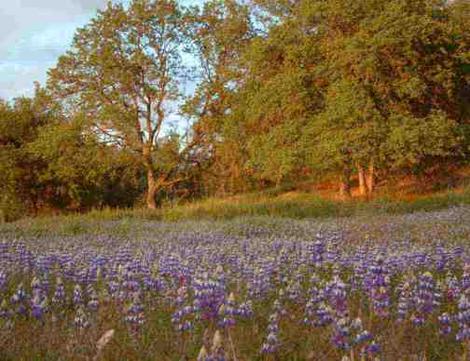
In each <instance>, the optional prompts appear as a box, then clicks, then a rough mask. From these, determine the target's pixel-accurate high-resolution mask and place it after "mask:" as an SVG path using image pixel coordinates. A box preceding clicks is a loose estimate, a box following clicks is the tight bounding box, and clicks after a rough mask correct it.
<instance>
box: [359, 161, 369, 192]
mask: <svg viewBox="0 0 470 361" xmlns="http://www.w3.org/2000/svg"><path fill="white" fill-rule="evenodd" d="M357 175H358V178H359V194H360V195H361V196H365V195H366V193H367V189H366V179H365V174H364V168H363V167H362V166H361V165H358V166H357Z"/></svg>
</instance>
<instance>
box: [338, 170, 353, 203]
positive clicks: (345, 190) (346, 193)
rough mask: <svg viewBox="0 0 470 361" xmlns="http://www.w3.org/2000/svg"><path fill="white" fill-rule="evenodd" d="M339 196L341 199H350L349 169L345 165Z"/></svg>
mask: <svg viewBox="0 0 470 361" xmlns="http://www.w3.org/2000/svg"><path fill="white" fill-rule="evenodd" d="M339 194H340V197H341V198H342V199H346V198H350V197H351V168H350V167H349V166H347V165H346V166H345V167H344V168H343V174H342V175H341V183H340V188H339Z"/></svg>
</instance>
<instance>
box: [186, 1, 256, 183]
mask: <svg viewBox="0 0 470 361" xmlns="http://www.w3.org/2000/svg"><path fill="white" fill-rule="evenodd" d="M191 18H192V22H191V32H190V33H191V34H192V36H191V39H192V45H193V46H192V49H193V54H194V56H195V57H196V59H197V60H198V65H199V66H198V71H197V74H196V75H197V79H196V80H197V86H196V90H195V92H194V94H193V95H192V96H191V97H190V98H189V99H188V101H187V103H186V104H185V107H184V111H185V113H186V114H187V115H189V116H190V117H191V118H192V119H194V124H193V132H194V136H195V137H197V138H198V143H199V151H200V152H201V153H202V154H205V158H206V159H207V160H209V162H206V163H208V164H207V165H206V174H205V176H206V183H207V184H209V183H210V180H211V179H213V180H214V181H213V183H214V184H213V185H211V186H209V187H210V188H212V189H213V188H215V189H216V190H217V191H225V190H226V189H227V188H232V189H234V188H237V186H236V185H235V184H236V183H240V180H241V178H242V171H241V169H240V168H241V167H242V163H243V161H242V158H243V150H242V149H241V147H239V142H237V141H233V140H234V139H233V138H232V137H231V136H230V135H231V132H232V131H233V130H234V129H235V128H236V125H235V124H234V121H235V119H234V118H233V117H232V116H231V112H232V106H233V96H234V94H235V93H236V91H237V88H238V87H239V85H240V81H242V79H243V68H242V67H241V64H240V62H241V56H242V51H243V49H244V48H245V47H246V46H247V45H248V44H249V42H250V40H251V38H252V37H253V29H252V24H251V21H250V12H249V8H248V6H246V5H242V4H240V2H238V1H236V0H226V1H220V0H212V1H207V2H205V3H204V5H203V6H202V7H200V8H199V7H194V8H192V11H191ZM229 184H230V185H229Z"/></svg>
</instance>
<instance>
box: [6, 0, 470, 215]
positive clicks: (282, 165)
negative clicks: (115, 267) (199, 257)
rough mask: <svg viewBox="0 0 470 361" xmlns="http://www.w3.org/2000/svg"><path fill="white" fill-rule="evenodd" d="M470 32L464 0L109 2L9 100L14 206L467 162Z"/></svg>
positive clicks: (364, 180)
mask: <svg viewBox="0 0 470 361" xmlns="http://www.w3.org/2000/svg"><path fill="white" fill-rule="evenodd" d="M468 29H470V4H469V2H468V1H465V0H460V1H459V0H456V1H442V0H415V1H411V2H410V1H406V0H390V1H382V0H356V1H349V0H328V1H324V0H296V1H292V0H253V1H250V2H247V1H242V0H238V1H237V0H225V1H224V0H210V1H206V2H205V3H204V5H203V6H200V7H183V6H181V4H179V3H178V2H177V1H171V0H133V1H131V3H130V4H129V5H127V6H124V5H120V4H112V3H109V4H108V6H107V8H106V9H105V10H103V11H100V12H98V14H97V15H96V16H95V18H94V19H93V20H92V21H91V22H90V23H89V24H88V25H86V26H85V27H83V28H81V29H79V30H78V31H77V33H76V35H75V38H74V41H73V44H72V46H71V48H70V50H68V51H67V52H66V53H65V54H64V55H63V56H62V57H60V58H59V60H58V62H57V65H56V66H55V67H54V68H53V69H51V70H50V71H49V77H48V82H47V84H46V85H45V86H44V87H41V86H39V85H36V91H35V95H34V96H33V97H31V98H20V99H15V100H14V101H12V102H9V103H7V102H3V103H1V104H0V168H1V169H0V174H1V177H2V178H1V182H0V192H1V196H0V197H1V198H0V207H1V209H2V212H3V215H4V216H7V217H14V216H17V215H20V214H22V213H24V212H37V211H40V210H43V209H50V210H57V209H87V208H91V207H102V206H132V205H136V204H139V203H142V204H146V205H147V206H148V207H149V208H155V207H157V206H158V205H159V203H160V202H161V201H162V200H163V199H172V198H180V197H197V196H201V195H210V194H220V193H223V194H227V193H234V192H241V191H248V190H256V189H261V188H265V187H269V186H273V185H277V186H281V185H283V184H285V183H291V182H296V181H299V180H301V179H321V178H322V177H325V176H326V175H328V176H329V177H335V179H337V183H338V189H339V190H340V191H341V193H342V194H343V195H344V196H347V195H349V194H350V192H351V186H352V183H353V180H354V181H355V182H356V180H357V184H358V186H359V191H360V193H361V194H363V195H365V194H367V193H372V192H373V191H374V187H375V184H376V183H377V182H381V181H383V180H386V179H388V178H390V177H391V176H393V177H395V176H397V175H403V174H409V173H410V172H412V173H417V174H418V173H420V172H424V171H426V170H428V169H430V168H431V167H432V168H433V169H440V168H442V167H445V166H449V165H453V166H458V165H461V164H464V163H465V162H468V156H469V155H470V32H469V31H468ZM188 89H189V90H188ZM190 90H191V91H190ZM175 120H176V121H177V124H176V125H175V124H174V122H175ZM184 124H189V125H188V126H187V127H186V128H184V126H183V125H184ZM183 128H184V129H183Z"/></svg>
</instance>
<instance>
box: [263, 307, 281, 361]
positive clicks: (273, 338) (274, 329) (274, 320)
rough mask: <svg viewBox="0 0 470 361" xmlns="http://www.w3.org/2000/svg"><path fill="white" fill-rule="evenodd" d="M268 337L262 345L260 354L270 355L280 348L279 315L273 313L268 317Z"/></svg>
mask: <svg viewBox="0 0 470 361" xmlns="http://www.w3.org/2000/svg"><path fill="white" fill-rule="evenodd" d="M267 331H268V335H267V337H266V340H265V341H264V343H263V345H262V346H261V353H265V354H271V353H275V352H277V350H278V349H279V346H280V342H279V314H278V313H276V312H275V313H273V314H271V315H270V316H269V325H268V328H267Z"/></svg>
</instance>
